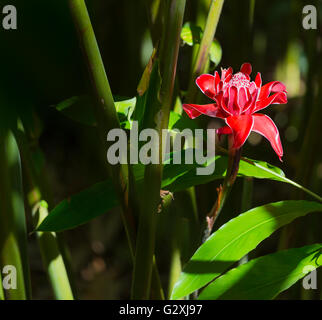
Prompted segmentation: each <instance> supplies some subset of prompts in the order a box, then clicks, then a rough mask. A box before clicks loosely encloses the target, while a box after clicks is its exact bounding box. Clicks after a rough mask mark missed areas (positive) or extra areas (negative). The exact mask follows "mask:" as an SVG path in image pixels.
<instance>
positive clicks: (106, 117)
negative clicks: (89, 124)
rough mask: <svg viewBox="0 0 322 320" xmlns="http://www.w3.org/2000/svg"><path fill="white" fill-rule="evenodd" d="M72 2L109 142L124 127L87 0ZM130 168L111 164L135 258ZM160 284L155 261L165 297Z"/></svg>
mask: <svg viewBox="0 0 322 320" xmlns="http://www.w3.org/2000/svg"><path fill="white" fill-rule="evenodd" d="M69 4H70V10H71V13H72V16H73V19H74V23H75V26H76V29H77V31H78V35H79V40H80V43H81V47H82V49H83V53H84V56H85V58H86V61H87V66H88V69H89V74H90V77H91V80H92V83H93V87H94V90H95V94H96V97H97V104H96V105H95V113H96V120H97V123H98V125H99V129H100V133H101V138H102V141H103V142H105V140H106V134H107V132H108V130H111V129H113V128H120V124H119V120H118V117H117V113H116V109H115V105H114V100H113V96H112V92H111V89H110V85H109V82H108V79H107V76H106V72H105V68H104V64H103V61H102V57H101V54H100V51H99V47H98V44H97V41H96V37H95V33H94V30H93V27H92V24H91V21H90V17H89V15H88V12H87V8H86V5H85V2H84V0H69ZM129 169H130V167H128V166H127V165H119V166H118V165H116V166H111V165H109V164H108V170H109V174H110V176H111V177H112V179H113V184H114V186H115V188H116V190H117V193H118V195H119V198H120V202H121V204H122V220H123V224H124V228H125V232H126V235H127V239H128V243H129V248H130V252H131V256H132V258H134V252H135V244H136V226H135V221H134V217H133V212H132V208H131V205H130V200H129V199H130V197H129V189H128V185H129V184H128V179H129V178H128V176H129V175H128V170H129ZM160 285H161V284H160V281H159V276H158V271H157V267H156V264H155V262H154V263H153V286H155V288H154V292H156V293H160V295H159V297H158V298H159V299H162V298H163V294H162V288H161V287H160Z"/></svg>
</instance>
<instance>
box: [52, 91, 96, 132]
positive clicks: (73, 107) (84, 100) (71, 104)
mask: <svg viewBox="0 0 322 320" xmlns="http://www.w3.org/2000/svg"><path fill="white" fill-rule="evenodd" d="M93 103H94V102H93V101H92V99H91V97H89V96H87V95H82V96H75V97H71V98H69V99H66V100H64V101H62V102H60V103H58V104H57V105H56V106H55V107H56V109H57V110H58V111H60V112H61V113H62V114H63V115H65V116H66V117H68V118H69V119H71V120H73V121H76V122H79V123H81V124H85V125H89V126H96V120H95V116H94V112H93Z"/></svg>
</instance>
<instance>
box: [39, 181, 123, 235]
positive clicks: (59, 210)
mask: <svg viewBox="0 0 322 320" xmlns="http://www.w3.org/2000/svg"><path fill="white" fill-rule="evenodd" d="M118 205H119V201H118V198H117V194H116V192H115V190H114V187H113V184H112V182H111V181H110V180H107V181H105V182H100V183H97V184H95V185H94V186H92V187H90V188H88V189H86V190H84V191H82V192H80V193H78V194H76V195H74V196H72V197H70V198H69V199H66V200H63V201H62V202H61V203H59V204H58V205H57V206H56V207H55V208H54V209H53V210H52V211H51V212H50V214H49V215H48V216H47V217H46V218H45V219H44V221H43V222H42V223H41V224H40V226H39V227H38V228H37V231H63V230H66V229H71V228H75V227H77V226H79V225H81V224H83V223H86V222H88V221H89V220H91V219H94V218H95V217H97V216H99V215H102V214H104V213H106V212H107V211H109V210H111V209H112V208H114V207H116V206H118Z"/></svg>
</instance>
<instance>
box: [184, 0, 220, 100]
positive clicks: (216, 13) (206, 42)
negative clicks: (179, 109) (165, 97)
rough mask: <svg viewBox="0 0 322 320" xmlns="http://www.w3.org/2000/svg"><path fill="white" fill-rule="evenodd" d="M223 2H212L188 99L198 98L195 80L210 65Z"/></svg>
mask: <svg viewBox="0 0 322 320" xmlns="http://www.w3.org/2000/svg"><path fill="white" fill-rule="evenodd" d="M223 4H224V0H212V2H211V5H210V9H209V14H208V17H207V22H206V26H205V30H204V34H203V37H202V39H201V43H200V47H199V51H198V54H197V57H196V61H195V62H194V64H193V68H192V76H191V80H190V83H189V87H188V93H187V97H186V101H195V100H196V96H197V93H198V88H197V86H196V85H195V80H196V78H197V77H198V76H200V75H201V74H202V73H204V72H205V69H206V66H207V65H208V61H209V50H210V46H211V44H212V41H213V39H214V36H215V33H216V29H217V26H218V22H219V18H220V14H221V10H222V7H223Z"/></svg>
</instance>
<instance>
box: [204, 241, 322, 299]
mask: <svg viewBox="0 0 322 320" xmlns="http://www.w3.org/2000/svg"><path fill="white" fill-rule="evenodd" d="M321 253H322V244H314V245H309V246H305V247H303V248H296V249H290V250H285V251H279V252H277V253H273V254H269V255H266V256H263V257H260V258H257V259H254V260H251V261H249V262H248V263H246V264H243V265H240V266H238V267H237V268H235V269H232V270H230V271H228V272H227V273H226V274H224V275H223V276H221V277H219V278H217V279H216V280H215V281H214V282H212V283H211V284H209V285H208V286H207V287H206V288H205V289H204V290H203V291H202V292H201V294H200V296H199V299H204V300H214V299H224V300H226V299H229V300H230V299H231V300H267V299H274V298H275V297H276V296H277V295H278V294H279V293H281V292H282V291H284V290H287V289H288V288H289V287H291V286H292V285H293V284H294V283H296V282H297V281H298V280H299V279H301V278H303V277H304V276H306V275H307V274H308V272H311V271H313V270H315V269H316V268H318V267H320V266H321V264H322V255H321Z"/></svg>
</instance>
